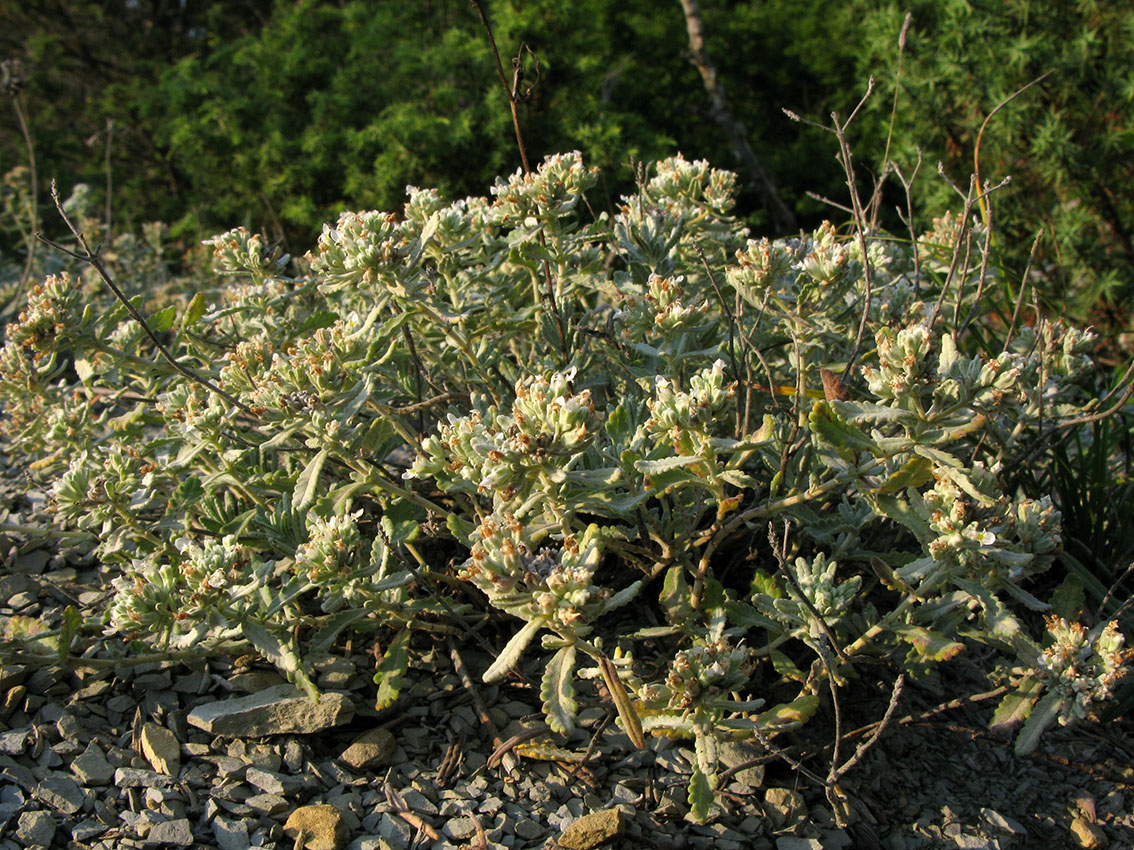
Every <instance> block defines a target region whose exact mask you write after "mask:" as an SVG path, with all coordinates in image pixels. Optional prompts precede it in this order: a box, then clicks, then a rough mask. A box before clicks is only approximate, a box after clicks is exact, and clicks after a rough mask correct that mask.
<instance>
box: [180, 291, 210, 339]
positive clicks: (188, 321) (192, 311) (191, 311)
mask: <svg viewBox="0 0 1134 850" xmlns="http://www.w3.org/2000/svg"><path fill="white" fill-rule="evenodd" d="M207 307H208V305H207V304H206V303H205V294H204V293H203V292H198V293H196V294H195V295H194V296H193V297H192V298H191V299H190V300H189V304H188V306H187V307H186V308H185V316H184V318H182V320H181V329H182V330H185V329H186V328H191V327H193V325H195V324H197V322H199V321H201V317H202V316H204V315H205V310H206V309H207Z"/></svg>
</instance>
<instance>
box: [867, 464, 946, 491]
mask: <svg viewBox="0 0 1134 850" xmlns="http://www.w3.org/2000/svg"><path fill="white" fill-rule="evenodd" d="M932 480H933V462H932V461H930V460H929V459H928V458H924V457H921V456H914V457H911V458H910V459H909V460H907V461H906V462H905V463H903V464H902V465H901V466H900V467H898V468H897V469H895V470H894V472H893V473H892V474H891V475H890V477H889V478H887V479H886V480H885V481H884V482H883V483H882V485H881V486H880V487H879V488H878V489H877V490H876V491H875V492H877V493H878V494H879V495H882V496H892V495H894V494H895V493H901V492H903V491H904V490H905V489H906V488H907V487H920V486H921V485H922V484H928V483H929V482H930V481H932Z"/></svg>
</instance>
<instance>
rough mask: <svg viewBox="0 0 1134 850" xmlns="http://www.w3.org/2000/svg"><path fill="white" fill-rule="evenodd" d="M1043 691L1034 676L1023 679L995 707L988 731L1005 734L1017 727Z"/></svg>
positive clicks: (1029, 712)
mask: <svg viewBox="0 0 1134 850" xmlns="http://www.w3.org/2000/svg"><path fill="white" fill-rule="evenodd" d="M1042 690H1043V683H1042V682H1041V681H1040V680H1039V679H1037V678H1036V677H1034V676H1031V677H1029V678H1027V679H1025V680H1024V681H1023V682H1022V683H1021V684H1020V686H1019V687H1018V688H1016V689H1015V690H1012V691H1009V692H1008V693H1006V694H1005V695H1004V698H1003V699H1002V700H1000V704H999V705H998V706H996V711H994V712H993V713H992V720H990V721H989V723H988V730H989V731H990V732H995V733H1006V732H1008V731H1010V730H1011V729H1014V728H1015V727H1017V726H1019V725H1020V724H1021V723H1023V722H1024V721H1025V720H1027V719H1028V715H1030V714H1031V713H1032V707H1033V706H1034V705H1035V704H1036V700H1037V699H1038V698H1039V694H1040V691H1042Z"/></svg>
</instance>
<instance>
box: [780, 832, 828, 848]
mask: <svg viewBox="0 0 1134 850" xmlns="http://www.w3.org/2000/svg"><path fill="white" fill-rule="evenodd" d="M776 850H823V842H822V841H820V840H819V839H818V838H799V837H798V836H795V835H781V836H780V837H779V838H777V839H776Z"/></svg>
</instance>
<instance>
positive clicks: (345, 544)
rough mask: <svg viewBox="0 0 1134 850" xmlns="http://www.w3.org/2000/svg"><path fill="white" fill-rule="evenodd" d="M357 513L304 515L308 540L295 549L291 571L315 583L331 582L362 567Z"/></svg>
mask: <svg viewBox="0 0 1134 850" xmlns="http://www.w3.org/2000/svg"><path fill="white" fill-rule="evenodd" d="M360 516H362V511H355V512H354V513H349V514H348V513H344V514H337V515H333V516H329V517H322V516H317V515H315V514H308V515H307V535H308V539H307V542H306V543H301V544H300V545H299V548H298V549H296V551H295V563H294V565H293V566H292V569H293V570H294V571H295V573H296V574H297V575H301V576H304V577H306V578H307V579H308V580H309V581H312V582H315V583H316V584H335V583H339V582H341V581H342V580H343V579H345V578H348V577H350V576H351V575H353V574H354V573H356V572H358V571H359V570H360V568H361V567H362V566H363V565H362V564H360V563H359V557H360V552H361V548H362V537H361V535H360V534H359V532H358V518H359V517H360Z"/></svg>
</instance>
